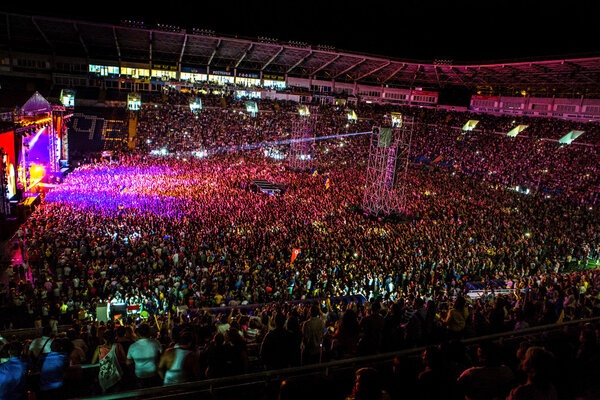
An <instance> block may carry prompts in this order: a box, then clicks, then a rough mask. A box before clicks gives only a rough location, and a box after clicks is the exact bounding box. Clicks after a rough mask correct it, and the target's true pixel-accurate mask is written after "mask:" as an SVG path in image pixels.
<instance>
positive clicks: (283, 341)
mask: <svg viewBox="0 0 600 400" xmlns="http://www.w3.org/2000/svg"><path fill="white" fill-rule="evenodd" d="M173 98H175V99H178V98H179V97H167V99H168V101H165V104H162V105H160V106H150V107H147V108H146V109H145V110H143V112H142V114H141V116H140V119H139V122H138V143H139V145H140V146H139V147H140V150H139V151H138V152H136V153H131V154H126V155H123V156H121V157H119V158H116V157H115V159H114V160H113V161H107V160H104V161H102V162H95V163H90V164H86V165H82V166H81V167H79V168H77V169H76V170H75V171H73V172H71V173H70V174H69V175H68V176H67V177H66V179H65V181H64V183H63V184H61V185H60V186H59V187H56V188H53V189H52V190H51V191H50V192H49V193H48V194H47V195H46V196H45V198H44V201H43V202H42V204H41V205H40V206H39V207H38V208H37V209H36V211H35V212H34V213H33V214H32V215H31V217H30V218H29V219H28V220H27V222H26V223H25V224H24V225H23V226H22V227H21V228H20V230H19V232H18V233H17V235H16V239H15V249H18V250H19V251H20V252H21V253H22V254H23V256H22V261H21V263H20V265H14V268H10V269H8V273H9V274H10V275H11V276H10V281H9V282H10V283H9V285H3V286H2V287H1V288H0V312H1V313H2V315H0V329H9V328H25V327H40V328H42V327H43V329H44V335H43V336H42V337H39V338H36V339H35V340H33V341H32V342H30V343H23V341H9V342H8V343H6V344H5V345H4V347H3V348H2V352H3V354H2V357H4V358H5V359H7V361H6V363H8V364H6V363H4V364H1V365H0V368H2V366H4V367H5V368H10V371H13V372H11V374H13V373H14V374H15V376H17V375H19V374H21V373H22V372H23V371H27V370H37V371H39V379H40V380H39V388H37V390H38V391H39V393H40V394H41V395H42V396H47V397H48V398H56V397H57V396H64V395H68V394H69V393H68V390H69V389H68V388H66V387H65V385H64V382H65V380H67V381H68V380H69V379H73V378H74V377H75V378H74V379H73V381H77V378H76V377H77V373H78V372H77V370H75V371H72V369H73V368H72V367H73V366H77V365H81V364H86V363H97V364H99V365H100V373H99V374H98V377H97V378H96V379H95V383H94V386H93V387H92V388H86V390H90V391H91V392H94V393H101V392H110V391H113V392H114V391H119V390H124V389H129V388H133V387H134V385H133V382H136V385H137V387H148V386H154V385H159V384H171V383H177V382H183V381H188V380H191V379H202V378H211V377H219V376H225V375H234V374H239V373H243V372H248V371H253V370H260V369H265V368H266V369H279V368H283V367H287V366H294V365H305V364H311V363H316V362H323V361H327V360H333V359H342V358H349V357H355V356H360V355H368V354H374V353H379V352H387V351H395V350H399V349H403V348H409V347H414V346H419V345H426V344H435V343H440V342H443V341H448V340H456V339H460V338H464V337H475V336H482V335H486V334H491V333H499V332H505V331H512V330H520V329H525V328H528V327H534V326H541V325H546V324H554V323H556V322H566V321H572V320H580V319H583V318H591V317H597V316H600V273H598V271H597V270H596V269H587V266H588V261H589V260H596V259H598V258H600V228H599V227H600V224H598V219H599V215H598V211H597V208H596V207H595V206H594V201H595V197H594V196H592V195H591V193H590V188H591V187H593V186H594V185H595V184H597V183H598V182H597V179H598V175H597V173H596V172H597V168H598V163H597V162H596V161H593V160H595V157H596V151H597V150H596V147H594V146H564V147H562V148H561V147H560V146H559V145H558V144H557V143H555V142H552V141H541V140H540V137H539V136H538V135H537V134H533V133H532V135H531V136H530V137H523V138H519V137H517V138H512V139H509V138H506V137H504V136H501V135H498V134H495V133H492V132H491V131H490V130H491V129H492V128H490V127H491V126H493V124H492V122H490V120H493V118H491V117H490V118H487V117H486V118H482V120H483V122H482V126H483V128H484V129H483V130H482V131H480V132H463V131H462V130H460V129H459V130H457V129H454V128H453V127H452V125H453V124H452V122H453V120H454V119H456V120H459V117H458V116H457V115H455V114H457V113H450V112H448V113H442V112H440V111H432V110H426V111H422V110H423V109H418V108H417V109H414V110H413V109H411V110H406V109H404V108H402V109H401V110H402V111H403V112H405V113H406V114H408V113H409V111H410V112H412V113H414V115H415V118H416V120H417V124H416V126H415V129H414V131H413V135H412V143H411V146H412V150H411V152H412V154H411V158H412V159H413V160H414V161H416V162H415V163H414V164H413V165H411V166H410V168H409V173H408V174H407V177H406V179H407V182H406V183H405V187H406V189H407V190H406V196H407V198H406V204H407V209H406V210H405V211H406V215H405V216H404V218H402V219H398V218H379V219H377V218H372V217H369V216H365V215H364V214H363V213H362V212H361V201H362V198H363V191H364V185H365V180H364V175H365V169H366V163H367V154H368V150H369V148H368V146H369V138H368V136H367V135H359V136H350V137H343V138H335V139H327V140H322V141H315V144H314V145H313V146H312V152H313V154H314V158H315V163H314V165H313V167H314V168H311V170H309V171H305V172H298V171H292V170H290V169H288V168H286V161H285V159H283V160H281V159H279V158H274V157H272V154H273V153H272V152H264V150H265V148H258V149H256V150H251V151H214V152H209V150H214V149H224V148H227V149H231V147H232V146H241V145H245V144H250V143H263V142H270V141H275V140H280V139H282V138H289V137H291V135H292V130H293V129H294V126H296V125H295V122H294V121H295V120H296V119H297V117H295V116H293V115H292V114H293V113H292V112H291V110H292V109H293V108H292V106H291V105H289V104H286V105H282V106H281V107H275V106H274V104H272V103H268V106H269V107H270V108H269V109H268V110H266V111H265V112H261V113H258V114H257V115H256V116H251V115H249V114H247V113H244V112H243V111H242V112H240V111H239V110H234V109H232V108H231V107H230V108H223V107H222V104H220V102H219V103H217V102H215V104H218V106H215V107H212V108H209V107H207V108H206V109H203V110H202V111H201V112H200V113H198V114H193V113H191V112H190V111H189V109H187V110H186V108H185V104H182V103H184V100H181V99H180V101H173ZM183 99H185V97H184V98H183ZM205 104H211V103H210V102H206V103H205ZM266 106H267V105H266V104H263V103H260V107H262V109H264V108H265V107H266ZM277 108H279V110H278V109H277ZM359 111H360V113H362V115H364V116H365V118H364V119H363V120H359V121H358V122H349V121H348V120H347V117H346V114H345V112H344V110H343V108H339V107H335V106H319V107H313V109H312V112H313V113H314V114H316V115H317V116H318V117H317V118H316V122H315V123H314V124H313V125H312V129H313V130H314V131H315V132H314V133H315V136H318V137H319V136H330V135H333V134H336V133H343V132H363V131H366V130H369V129H370V127H372V126H373V125H375V124H380V123H384V117H383V116H382V115H379V114H377V113H378V112H380V111H382V110H381V109H379V108H377V107H373V109H362V108H361V109H359ZM360 113H359V115H361V114H360ZM369 113H370V114H369ZM496 122H497V123H498V125H497V126H496V129H504V125H502V124H501V123H500V122H499V120H496ZM530 123H531V129H532V132H540V131H541V130H545V129H550V128H548V127H551V128H552V127H554V129H559V127H560V129H562V128H563V127H566V126H568V123H566V122H562V121H558V122H555V123H553V122H546V121H545V122H543V123H542V125H541V128H539V129H538V128H537V127H536V126H535V124H534V123H533V122H531V121H530ZM594 129H597V127H596V128H594V127H593V126H592V127H590V128H589V131H590V132H591V134H590V137H594V135H593V132H594ZM287 148H289V146H287V147H286V146H278V147H277V150H278V154H285V152H286V151H287V150H286V149H287ZM156 149H165V150H166V151H165V152H164V153H163V154H159V155H149V154H148V153H149V152H150V151H151V150H156ZM204 150H206V151H207V152H206V153H201V154H200V155H199V154H198V152H202V151H204ZM279 152H280V153H279ZM424 160H428V161H424ZM419 161H420V163H419ZM432 166H433V167H432ZM544 170H547V172H543V171H544ZM587 175H589V176H587ZM257 179H261V180H266V181H269V182H273V183H276V184H278V185H281V186H282V187H285V191H284V193H283V194H281V195H268V194H262V193H255V192H254V191H252V190H250V184H251V183H252V180H257ZM326 182H327V183H326ZM515 186H521V187H523V188H528V189H529V190H530V191H525V190H514V189H515ZM523 192H524V193H523ZM295 250H296V251H295ZM292 254H295V255H296V256H295V257H294V258H293V259H292ZM30 277H31V278H30ZM474 289H481V290H480V291H479V292H478V294H477V295H476V296H474V295H473V290H474ZM106 304H109V305H110V309H112V310H113V311H110V309H109V311H108V313H107V314H106V319H108V320H109V321H104V322H101V321H100V320H99V318H98V314H97V310H99V309H100V308H101V307H102V306H103V305H106ZM122 305H125V306H129V307H130V309H131V310H132V311H133V312H132V313H123V312H118V313H117V312H116V311H114V310H122V308H119V307H120V306H122ZM119 314H120V315H119ZM61 326H69V329H68V330H67V331H66V333H65V332H61V330H62V329H61V328H60V327H61ZM594 334H595V333H594ZM9 339H10V338H9ZM585 340H586V343H588V345H590V346H591V344H589V341H592V340H594V343H595V344H594V346H597V345H598V338H597V337H595V336H594V337H593V338H592V336H591V335H590V336H589V337H586V338H585ZM484 350H485V349H484ZM536 351H537V350H536ZM593 353H594V354H593V355H590V357H596V356H597V354H596V353H597V350H596V347H593ZM436 354H437V355H436ZM540 354H542V355H540ZM427 357H431V358H427ZM427 357H426V358H427V360H428V362H430V364H429V365H428V368H430V369H433V368H436V367H435V366H438V367H439V364H436V363H437V362H439V354H438V353H437V350H435V347H434V348H431V350H430V351H428V355H427ZM488 357H491V356H488ZM531 357H548V355H547V354H546V353H539V352H538V353H536V354H535V355H532V356H531ZM484 359H485V357H484ZM25 360H27V361H25ZM488 360H489V358H488ZM496 361H497V360H494V362H496ZM532 363H533V361H532ZM472 364H473V363H472ZM532 365H533V364H532ZM535 365H537V364H535ZM36 367H37V368H36ZM464 367H465V368H464V369H463V370H462V371H459V372H460V373H462V372H463V371H464V370H466V369H467V367H468V365H467V364H464ZM531 368H534V367H531ZM536 368H537V367H536ZM19 371H21V372H19ZM438 372H439V371H437V372H430V373H429V374H425V375H424V376H428V378H427V379H434V378H433V377H436V378H435V379H438V378H440V377H439V376H438V375H436V374H437V373H438ZM460 373H459V375H458V376H455V377H453V381H456V379H458V377H459V376H461V375H460ZM472 373H473V374H474V373H475V372H472ZM26 375H27V374H26V373H25V374H24V375H19V376H26ZM10 376H12V375H10ZM126 376H131V377H135V378H136V379H125V377H126ZM506 376H507V377H508V376H509V374H508V372H507V373H506ZM446 378H447V377H445V378H444V379H446ZM461 378H462V380H461V379H459V380H458V381H457V382H458V385H459V387H463V386H464V385H463V384H466V383H465V382H469V380H468V378H467V377H462V376H461ZM23 379H25V378H23ZM424 379H425V378H424ZM440 379H441V378H440ZM19 382H21V383H19V384H18V385H17V386H14V385H13V386H11V387H12V388H17V389H14V390H21V392H19V393H21V394H23V392H22V390H25V389H24V388H25V386H22V383H23V382H24V381H19ZM511 382H513V383H517V380H512V381H511ZM72 386H73V385H72ZM75 386H76V385H74V387H75ZM509 388H511V387H510V385H505V386H503V387H502V390H505V391H507V390H508V389H509ZM530 389H531V388H529V389H527V388H525V389H521V390H520V391H516V392H515V393H513V394H510V396H512V397H511V398H512V399H517V398H524V397H519V396H524V395H523V393H527V392H526V390H530ZM506 395H509V393H508V392H507V393H504V394H503V396H506ZM9 398H18V396H16V397H9ZM430 398H435V397H430ZM469 398H473V399H475V398H487V397H477V396H471V397H469ZM549 398H551V397H549Z"/></svg>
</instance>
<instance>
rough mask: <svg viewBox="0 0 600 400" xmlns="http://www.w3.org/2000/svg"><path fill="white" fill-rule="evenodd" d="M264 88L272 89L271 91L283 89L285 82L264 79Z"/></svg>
mask: <svg viewBox="0 0 600 400" xmlns="http://www.w3.org/2000/svg"><path fill="white" fill-rule="evenodd" d="M263 86H264V87H268V88H273V89H285V87H286V85H285V81H272V80H268V79H265V80H264V82H263Z"/></svg>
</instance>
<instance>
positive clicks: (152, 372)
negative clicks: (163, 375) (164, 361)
mask: <svg viewBox="0 0 600 400" xmlns="http://www.w3.org/2000/svg"><path fill="white" fill-rule="evenodd" d="M136 334H137V335H138V336H139V337H140V339H139V340H137V341H136V342H135V343H133V344H132V345H131V346H129V350H128V352H127V364H129V365H130V364H135V377H136V380H137V385H138V387H139V388H147V387H152V386H156V385H159V384H160V379H159V377H158V372H157V363H158V359H159V357H160V353H161V350H162V349H161V347H160V345H159V344H158V343H157V342H156V341H155V340H154V339H151V338H150V326H149V325H148V324H146V323H143V324H141V325H140V326H139V327H138V328H137V329H136Z"/></svg>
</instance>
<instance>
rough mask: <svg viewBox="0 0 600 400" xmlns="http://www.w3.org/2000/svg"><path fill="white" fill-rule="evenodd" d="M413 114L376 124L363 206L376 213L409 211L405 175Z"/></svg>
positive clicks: (364, 208)
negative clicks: (380, 124) (407, 208)
mask: <svg viewBox="0 0 600 400" xmlns="http://www.w3.org/2000/svg"><path fill="white" fill-rule="evenodd" d="M413 128H414V119H413V117H403V116H399V115H398V114H395V115H390V116H388V118H386V123H384V124H383V125H382V126H376V127H373V133H372V134H371V145H370V147H369V161H368V164H367V175H366V187H365V194H364V196H363V202H362V208H363V211H364V212H365V213H368V214H370V215H374V216H381V215H391V214H404V213H406V211H407V210H406V177H407V174H408V162H409V155H410V141H411V138H412V133H413Z"/></svg>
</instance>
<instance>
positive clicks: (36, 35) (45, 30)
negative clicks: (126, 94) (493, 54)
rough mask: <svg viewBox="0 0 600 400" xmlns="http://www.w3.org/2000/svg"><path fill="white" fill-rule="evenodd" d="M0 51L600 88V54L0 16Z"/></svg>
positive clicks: (358, 76) (375, 81)
mask: <svg viewBox="0 0 600 400" xmlns="http://www.w3.org/2000/svg"><path fill="white" fill-rule="evenodd" d="M0 51H7V52H13V53H15V52H23V53H32V54H48V55H52V56H65V57H76V58H83V59H86V60H87V61H88V62H90V63H97V62H100V61H112V62H115V63H116V62H120V63H144V64H152V65H173V66H174V65H177V64H180V65H182V66H186V67H205V66H207V65H208V66H210V67H211V68H217V69H224V68H229V69H234V68H237V69H238V70H244V71H262V72H263V73H268V74H286V73H287V74H288V75H290V76H301V77H309V76H311V77H313V79H322V80H332V79H335V80H336V82H351V83H354V82H358V83H359V84H360V83H364V84H370V85H390V86H401V87H424V88H444V87H446V86H462V87H467V88H469V89H474V88H476V87H486V86H487V87H495V88H496V87H511V88H523V89H532V88H533V89H536V88H537V89H540V88H544V89H556V90H559V91H569V90H573V89H579V88H581V89H588V90H589V89H591V90H593V91H596V92H598V91H600V57H588V58H572V59H558V60H543V61H525V62H502V63H489V64H471V65H466V64H464V65H448V64H445V63H444V62H443V61H441V62H439V63H423V62H417V61H411V60H401V59H395V58H390V57H386V56H381V55H370V54H362V53H357V52H347V51H340V50H337V49H334V48H331V47H323V46H311V45H310V44H307V43H299V42H282V41H278V40H271V39H263V40H259V39H250V38H242V37H231V36H223V35H217V34H216V33H214V32H210V31H193V32H189V31H185V30H183V29H178V28H177V27H170V26H166V27H165V26H163V27H152V28H149V27H142V26H139V27H138V26H119V25H112V24H104V23H96V22H85V21H75V20H66V19H59V18H51V17H41V16H39V17H38V16H27V15H20V14H13V13H0Z"/></svg>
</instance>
